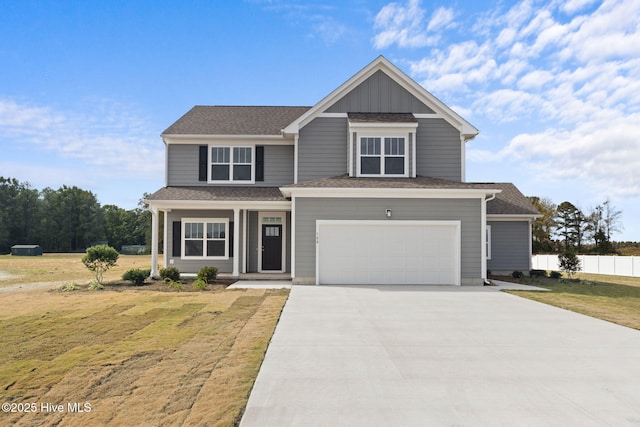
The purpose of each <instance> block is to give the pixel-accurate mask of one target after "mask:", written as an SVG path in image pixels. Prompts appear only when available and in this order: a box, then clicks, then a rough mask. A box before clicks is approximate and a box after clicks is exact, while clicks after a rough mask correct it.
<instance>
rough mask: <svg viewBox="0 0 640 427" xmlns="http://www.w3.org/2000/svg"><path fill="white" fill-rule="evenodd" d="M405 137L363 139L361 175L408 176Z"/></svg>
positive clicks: (360, 149)
mask: <svg viewBox="0 0 640 427" xmlns="http://www.w3.org/2000/svg"><path fill="white" fill-rule="evenodd" d="M405 145H406V141H405V138H404V137H370V136H367V137H361V138H360V146H359V147H358V148H359V168H360V170H359V175H361V176H406V173H407V156H406V147H405Z"/></svg>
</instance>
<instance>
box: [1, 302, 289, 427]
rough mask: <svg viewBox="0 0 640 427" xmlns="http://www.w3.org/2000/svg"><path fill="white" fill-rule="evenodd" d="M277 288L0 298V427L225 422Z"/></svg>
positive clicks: (273, 314)
mask: <svg viewBox="0 0 640 427" xmlns="http://www.w3.org/2000/svg"><path fill="white" fill-rule="evenodd" d="M287 295H288V291H286V290H258V289H251V290H220V291H211V292H188V293H187V292H184V293H166V292H155V291H137V290H129V291H123V292H113V291H109V290H104V291H97V292H88V291H87V292H60V291H58V290H51V291H45V290H33V291H26V292H24V291H23V292H12V293H5V294H0V307H2V310H0V330H2V333H1V334H0V361H1V364H0V402H2V403H5V404H9V406H6V405H5V406H3V412H1V413H0V425H14V424H17V425H85V426H90V425H113V426H122V425H166V426H171V425H221V426H232V425H234V424H235V423H237V421H238V420H239V417H240V416H241V414H242V411H243V409H244V407H245V405H246V402H247V399H248V396H249V392H250V390H251V387H252V385H253V383H254V381H255V378H256V375H257V373H258V370H259V368H260V365H261V363H262V359H263V357H264V353H265V351H266V349H267V345H268V343H269V340H270V338H271V335H272V334H273V331H274V328H275V326H276V323H277V321H278V319H279V317H280V312H281V310H282V307H283V306H284V303H285V301H286V299H287ZM80 410H82V412H81V411H80Z"/></svg>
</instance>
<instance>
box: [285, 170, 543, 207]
mask: <svg viewBox="0 0 640 427" xmlns="http://www.w3.org/2000/svg"><path fill="white" fill-rule="evenodd" d="M283 188H291V189H294V188H403V189H407V188H409V189H445V190H501V191H500V192H499V193H496V197H495V199H493V200H490V201H489V202H488V203H487V214H489V215H539V212H538V211H537V210H536V208H534V207H533V205H532V204H531V202H530V201H529V199H528V198H527V197H525V196H524V195H523V194H522V193H521V192H520V191H519V190H518V189H517V188H516V186H515V185H513V184H511V183H508V182H459V181H450V180H446V179H438V178H431V177H426V176H418V177H416V178H352V177H349V176H348V175H347V174H344V175H339V176H333V177H329V178H320V179H315V180H311V181H305V182H301V183H298V184H293V185H287V186H285V187H283Z"/></svg>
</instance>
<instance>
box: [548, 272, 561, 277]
mask: <svg viewBox="0 0 640 427" xmlns="http://www.w3.org/2000/svg"><path fill="white" fill-rule="evenodd" d="M549 277H551V278H552V279H561V278H562V273H560V272H559V271H552V272H551V273H550V274H549Z"/></svg>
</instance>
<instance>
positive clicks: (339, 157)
mask: <svg viewBox="0 0 640 427" xmlns="http://www.w3.org/2000/svg"><path fill="white" fill-rule="evenodd" d="M347 138H348V129H347V118H346V117H345V118H316V119H314V120H312V121H311V123H309V124H307V125H306V126H305V127H303V128H302V129H300V137H299V140H298V182H302V181H308V180H312V179H318V178H326V177H330V176H337V175H342V174H345V173H347V149H348V144H347Z"/></svg>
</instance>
